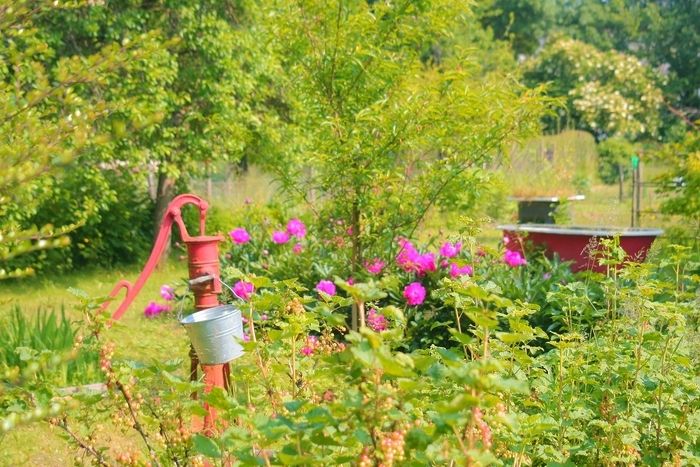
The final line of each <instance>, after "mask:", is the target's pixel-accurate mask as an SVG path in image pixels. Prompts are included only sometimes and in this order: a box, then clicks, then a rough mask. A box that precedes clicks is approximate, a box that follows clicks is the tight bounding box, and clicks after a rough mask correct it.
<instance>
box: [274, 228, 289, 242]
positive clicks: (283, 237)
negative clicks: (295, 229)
mask: <svg viewBox="0 0 700 467" xmlns="http://www.w3.org/2000/svg"><path fill="white" fill-rule="evenodd" d="M272 241H273V242H274V243H276V244H278V245H282V244H284V243H287V242H288V241H289V234H288V233H287V232H285V231H283V230H275V231H274V232H272Z"/></svg>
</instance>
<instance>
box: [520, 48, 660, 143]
mask: <svg viewBox="0 0 700 467" xmlns="http://www.w3.org/2000/svg"><path fill="white" fill-rule="evenodd" d="M526 77H527V78H528V79H529V80H531V81H533V82H537V83H541V82H550V83H551V84H550V88H549V89H550V93H551V94H552V95H553V96H556V97H560V98H562V99H563V100H564V101H565V102H566V110H567V114H568V117H567V121H568V120H573V123H574V124H575V125H576V126H577V127H578V128H581V129H584V130H589V131H591V132H592V133H593V134H594V135H596V137H597V138H598V139H604V138H605V137H609V136H622V137H626V138H629V139H635V138H638V137H641V136H656V133H657V130H658V128H659V126H660V124H661V120H660V116H659V109H660V107H661V105H662V103H663V96H662V93H661V90H660V89H659V88H658V87H657V80H658V79H659V77H657V76H656V75H655V74H654V72H653V70H651V69H650V68H649V67H648V66H647V65H646V64H644V63H643V62H642V61H640V60H639V59H637V58H636V57H633V56H630V55H626V54H623V53H620V52H617V51H605V52H604V51H601V50H598V49H596V48H595V47H593V46H592V45H589V44H586V43H584V42H580V41H577V40H573V39H566V38H565V39H559V40H557V41H554V42H552V43H550V44H549V45H548V46H547V47H545V48H544V50H543V51H542V53H540V54H539V55H537V56H536V57H534V58H533V59H532V60H531V61H530V62H529V63H528V64H526ZM567 123H568V122H567Z"/></svg>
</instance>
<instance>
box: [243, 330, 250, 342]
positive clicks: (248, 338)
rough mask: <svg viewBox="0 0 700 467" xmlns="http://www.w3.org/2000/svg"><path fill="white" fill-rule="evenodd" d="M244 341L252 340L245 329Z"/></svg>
mask: <svg viewBox="0 0 700 467" xmlns="http://www.w3.org/2000/svg"><path fill="white" fill-rule="evenodd" d="M243 342H250V336H249V335H248V333H247V332H245V331H243Z"/></svg>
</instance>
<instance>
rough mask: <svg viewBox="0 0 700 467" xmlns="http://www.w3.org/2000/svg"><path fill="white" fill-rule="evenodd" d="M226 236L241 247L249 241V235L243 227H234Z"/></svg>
mask: <svg viewBox="0 0 700 467" xmlns="http://www.w3.org/2000/svg"><path fill="white" fill-rule="evenodd" d="M228 235H229V237H231V240H232V241H233V243H235V244H236V245H243V244H244V243H248V242H249V241H250V234H249V233H248V231H247V230H246V229H244V228H243V227H236V228H235V229H233V230H232V231H230V232H229V233H228Z"/></svg>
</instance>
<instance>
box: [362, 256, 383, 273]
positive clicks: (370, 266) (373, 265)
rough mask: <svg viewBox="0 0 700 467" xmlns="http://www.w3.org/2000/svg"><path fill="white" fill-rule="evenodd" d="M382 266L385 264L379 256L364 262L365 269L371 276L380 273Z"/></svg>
mask: <svg viewBox="0 0 700 467" xmlns="http://www.w3.org/2000/svg"><path fill="white" fill-rule="evenodd" d="M384 266H386V263H385V262H384V261H382V260H381V259H379V258H374V259H372V261H366V262H365V269H367V272H368V273H370V274H372V275H373V276H376V275H377V274H380V273H381V272H382V269H384Z"/></svg>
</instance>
